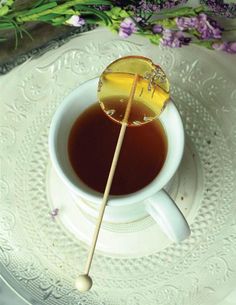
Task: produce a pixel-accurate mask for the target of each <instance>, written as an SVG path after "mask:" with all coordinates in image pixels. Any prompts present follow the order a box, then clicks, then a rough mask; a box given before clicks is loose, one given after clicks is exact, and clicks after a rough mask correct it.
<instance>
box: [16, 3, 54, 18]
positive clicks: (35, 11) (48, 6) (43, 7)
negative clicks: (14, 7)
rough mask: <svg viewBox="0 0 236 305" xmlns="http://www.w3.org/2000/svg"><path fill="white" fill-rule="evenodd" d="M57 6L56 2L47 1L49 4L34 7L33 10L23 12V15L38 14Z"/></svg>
mask: <svg viewBox="0 0 236 305" xmlns="http://www.w3.org/2000/svg"><path fill="white" fill-rule="evenodd" d="M56 6H57V3H56V2H50V3H47V4H44V5H41V6H39V7H36V8H33V9H31V10H27V11H24V12H21V16H22V17H24V16H29V15H33V14H38V13H41V12H44V11H46V10H48V9H51V8H54V7H56Z"/></svg>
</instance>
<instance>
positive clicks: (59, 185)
mask: <svg viewBox="0 0 236 305" xmlns="http://www.w3.org/2000/svg"><path fill="white" fill-rule="evenodd" d="M197 160H198V159H197V155H196V153H194V152H193V151H192V149H191V148H190V146H189V145H187V146H186V149H185V153H184V157H183V160H182V163H181V166H180V168H179V170H178V172H177V173H176V175H175V176H174V178H173V179H172V181H171V182H170V183H169V185H167V187H166V189H167V191H168V192H169V194H170V195H171V196H172V198H173V199H174V200H175V201H176V202H177V204H178V206H179V208H180V209H181V211H182V212H183V214H184V215H185V216H186V217H187V219H188V221H191V219H192V218H193V217H194V215H195V213H196V211H197V203H199V202H201V200H199V196H201V186H200V185H199V181H201V179H200V177H199V175H200V173H198V171H197V168H198V167H199V166H197ZM46 184H47V186H48V189H47V194H48V200H49V202H50V205H51V208H52V210H53V209H56V208H58V209H59V214H58V216H57V217H58V219H59V220H60V221H61V223H62V225H63V226H64V227H65V228H66V229H67V230H68V231H69V232H71V233H72V234H73V235H74V236H75V237H76V238H77V239H78V240H81V241H83V242H85V243H86V244H88V245H90V244H91V240H92V236H93V231H94V228H95V219H93V218H92V217H91V216H89V215H86V214H85V213H84V211H82V210H81V208H80V205H81V204H84V202H82V201H81V199H80V198H78V199H75V198H74V196H73V195H72V194H71V192H70V190H68V188H67V187H66V186H65V185H64V184H63V182H62V181H61V179H60V178H59V177H58V176H57V174H56V172H55V170H54V169H53V168H52V167H51V166H50V167H49V169H48V174H47V183H46ZM196 191H197V192H198V196H196ZM144 240H145V246H144V244H143V242H142V241H144ZM169 244H170V241H169V240H168V238H167V237H166V236H165V235H164V233H163V232H162V231H161V230H160V229H159V227H158V225H157V224H156V223H155V221H154V220H153V219H152V218H151V217H150V216H147V217H145V218H143V219H139V220H138V221H134V222H130V223H120V224H119V223H118V224H117V223H116V224H114V223H108V222H104V223H103V225H102V228H101V231H100V235H99V238H98V242H97V249H98V250H100V251H102V252H105V253H106V254H113V255H114V254H115V255H122V256H142V255H147V254H151V253H154V252H156V251H160V250H162V249H164V248H165V247H166V246H167V245H169Z"/></svg>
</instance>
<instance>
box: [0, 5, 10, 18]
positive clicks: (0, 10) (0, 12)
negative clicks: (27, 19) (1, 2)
mask: <svg viewBox="0 0 236 305" xmlns="http://www.w3.org/2000/svg"><path fill="white" fill-rule="evenodd" d="M8 11H9V7H8V6H6V5H5V6H2V7H1V8H0V16H4V15H6V14H7V13H8Z"/></svg>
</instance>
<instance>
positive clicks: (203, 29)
mask: <svg viewBox="0 0 236 305" xmlns="http://www.w3.org/2000/svg"><path fill="white" fill-rule="evenodd" d="M175 21H176V24H177V26H178V28H179V29H180V30H181V31H183V30H188V29H196V30H197V31H198V32H199V34H200V35H201V38H202V39H219V38H221V36H222V29H221V28H220V27H219V25H218V24H217V22H216V21H215V20H212V19H210V18H208V16H207V15H206V14H204V13H202V14H199V16H197V17H191V18H190V17H179V18H176V19H175Z"/></svg>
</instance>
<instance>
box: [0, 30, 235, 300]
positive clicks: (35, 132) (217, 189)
mask: <svg viewBox="0 0 236 305" xmlns="http://www.w3.org/2000/svg"><path fill="white" fill-rule="evenodd" d="M52 47H53V50H51V51H49V52H47V53H45V54H44V55H43V56H41V57H37V58H35V59H34V60H30V61H28V62H27V63H25V64H24V65H21V66H20V67H17V68H15V69H13V70H12V71H11V72H9V73H8V74H6V75H4V76H1V77H0V79H1V81H0V92H1V94H0V276H1V277H2V278H4V280H5V281H6V282H7V283H8V285H10V286H11V287H12V288H13V289H14V290H15V291H16V292H17V293H18V294H19V295H20V296H21V297H22V298H24V299H25V300H26V301H27V304H31V305H52V304H54V305H65V304H67V305H78V304H83V305H101V304H106V305H107V304H109V305H143V304H151V305H170V304H171V305H172V304H178V305H179V304H181V305H212V304H214V305H216V304H217V305H218V304H219V303H220V302H222V300H223V299H224V297H226V296H227V295H228V294H229V293H230V292H231V291H232V290H233V289H235V283H236V248H235V245H236V218H235V215H236V212H235V207H236V205H235V202H236V179H235V177H236V153H235V152H236V120H235V117H236V106H235V105H236V103H235V101H236V88H235V79H236V70H235V65H236V56H233V55H230V54H225V53H222V52H215V51H211V50H207V49H204V48H200V47H198V46H195V45H192V46H188V47H183V48H179V49H171V48H164V47H157V46H156V45H152V44H149V43H148V41H147V40H146V39H145V38H143V37H140V36H139V37H138V36H135V35H132V36H131V37H130V38H128V39H121V38H120V37H119V36H118V35H115V34H113V33H111V32H110V31H109V30H106V29H96V30H95V31H91V32H89V33H86V34H83V35H81V36H78V37H75V38H74V39H72V40H71V41H69V42H68V43H66V44H65V45H63V46H61V47H60V48H57V49H54V47H55V44H53V45H52ZM128 54H136V55H144V56H147V57H150V58H152V59H153V61H154V62H156V63H159V64H160V65H161V67H163V69H164V70H165V72H166V73H167V74H168V78H169V80H170V82H171V95H172V97H173V99H174V101H175V103H176V105H177V107H178V110H179V112H180V114H181V118H182V121H183V124H184V130H185V154H184V156H183V161H182V162H181V165H180V166H179V168H178V170H177V172H176V175H175V176H174V178H173V179H172V186H171V188H170V190H168V192H170V193H169V194H171V196H172V198H173V199H174V200H175V201H176V203H177V204H178V206H179V208H180V209H181V211H182V212H183V213H184V215H185V217H187V219H188V222H189V223H190V225H191V236H190V237H189V238H188V239H186V240H185V241H183V242H181V243H173V242H170V241H169V240H168V238H166V237H165V236H164V234H163V233H162V232H161V231H160V230H159V227H158V225H157V224H156V223H155V222H154V221H153V220H152V218H151V217H150V216H147V217H146V218H144V219H143V220H142V221H141V220H140V221H136V222H132V223H127V224H114V225H109V224H108V223H104V224H103V226H102V229H103V230H102V231H101V232H100V233H101V234H100V235H99V239H98V242H99V241H100V242H101V244H102V245H101V247H100V249H101V250H98V249H96V252H95V256H94V259H95V261H94V263H93V265H92V270H91V271H92V275H93V280H94V286H93V289H91V291H90V292H89V293H88V294H79V293H78V291H76V290H75V289H74V280H75V278H76V277H77V276H78V274H80V273H81V272H83V268H84V262H85V259H86V256H87V251H88V246H87V244H86V243H85V242H84V241H83V240H82V239H80V238H79V237H80V236H79V235H76V236H75V234H74V232H72V231H70V229H68V226H67V225H68V223H65V222H64V221H63V220H64V218H65V217H66V216H67V215H68V216H70V219H72V218H71V214H69V213H68V214H67V210H66V208H67V207H69V204H68V202H70V201H69V200H70V199H71V197H72V196H71V193H70V192H69V191H68V192H67V193H65V192H64V190H65V189H68V188H67V187H66V186H65V185H64V184H63V183H62V182H61V179H60V178H59V177H58V179H57V181H58V184H57V183H56V179H55V178H56V177H55V176H56V174H55V176H54V175H53V174H52V173H55V171H54V170H53V169H52V165H51V161H50V158H49V154H48V132H49V126H50V123H51V120H52V117H53V115H54V113H55V111H56V110H57V109H58V107H59V105H60V103H61V102H62V101H63V99H64V97H65V96H67V95H68V94H69V93H70V92H71V91H72V90H74V89H75V88H77V87H78V86H79V85H80V84H82V83H83V82H85V81H86V80H89V79H92V78H94V77H96V76H98V75H100V73H101V72H102V71H103V70H104V68H105V67H106V66H107V65H108V64H109V63H110V62H111V61H113V60H115V59H116V58H118V57H120V56H125V55H128ZM13 88H14V90H13ZM59 181H60V183H59ZM62 185H63V188H62V187H61V186H62ZM50 196H51V197H50ZM54 207H55V208H59V214H58V216H57V217H55V220H53V219H52V217H51V216H50V215H49V213H50V211H51V210H52V208H54ZM76 208H77V209H78V210H79V207H77V206H76ZM76 215H77V214H76ZM76 215H73V221H74V225H76V226H77V227H76V228H77V230H78V231H79V230H80V232H81V227H82V229H84V233H85V234H87V235H89V233H88V232H87V231H85V230H86V228H88V227H89V226H90V227H92V225H91V222H90V223H89V222H88V226H84V227H83V223H82V224H81V221H80V218H76ZM68 219H69V217H68ZM105 233H106V235H105ZM109 233H110V234H109ZM106 237H109V238H108V239H107V240H106ZM117 237H118V238H119V239H118V238H117ZM140 240H142V241H144V247H143V252H140V248H141V245H139V246H138V243H140ZM111 241H112V242H111ZM108 242H109V244H110V247H109V248H108ZM114 245H115V246H116V247H114ZM102 246H103V247H102ZM105 246H107V247H105ZM120 246H123V249H122V253H120V252H118V251H117V250H118V247H119V249H120V248H121V247H120ZM132 247H133V248H134V250H133V251H132V249H131V248H132ZM129 251H130V252H129ZM121 291H122V293H121ZM1 301H2V299H1ZM1 301H0V302H1ZM231 303H232V304H235V302H234V303H233V302H231ZM9 304H11V302H10V301H9ZM224 305H225V304H224ZM227 305H228V303H227Z"/></svg>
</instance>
